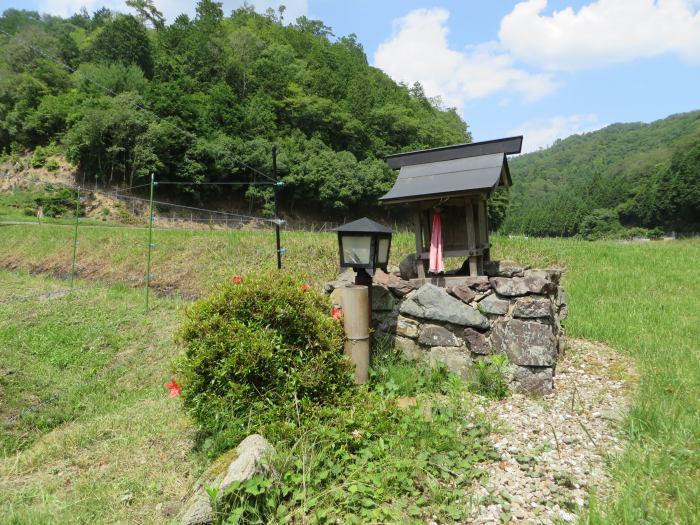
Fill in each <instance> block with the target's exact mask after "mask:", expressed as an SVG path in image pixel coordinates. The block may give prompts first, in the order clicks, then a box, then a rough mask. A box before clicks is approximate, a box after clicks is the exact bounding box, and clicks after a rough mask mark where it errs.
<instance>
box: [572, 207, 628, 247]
mask: <svg viewBox="0 0 700 525" xmlns="http://www.w3.org/2000/svg"><path fill="white" fill-rule="evenodd" d="M621 229H622V225H621V224H620V219H619V217H618V216H617V213H616V212H615V211H614V210H609V209H606V208H601V209H597V210H593V211H592V212H591V213H590V214H589V215H588V216H586V217H585V218H584V219H583V220H582V221H581V226H580V228H579V232H580V233H581V235H582V236H583V237H584V238H585V239H588V240H589V241H592V240H596V239H604V238H606V237H614V236H615V235H617V234H619V233H620V230H621Z"/></svg>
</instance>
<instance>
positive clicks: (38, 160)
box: [29, 146, 46, 168]
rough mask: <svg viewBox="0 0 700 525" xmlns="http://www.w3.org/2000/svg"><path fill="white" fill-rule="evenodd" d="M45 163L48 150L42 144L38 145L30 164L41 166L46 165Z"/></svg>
mask: <svg viewBox="0 0 700 525" xmlns="http://www.w3.org/2000/svg"><path fill="white" fill-rule="evenodd" d="M45 163H46V150H45V149H44V148H42V147H41V146H37V148H36V149H35V150H34V154H33V155H32V158H31V160H30V161H29V164H30V165H31V167H32V168H41V167H43V166H44V164H45Z"/></svg>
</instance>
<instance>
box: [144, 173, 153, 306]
mask: <svg viewBox="0 0 700 525" xmlns="http://www.w3.org/2000/svg"><path fill="white" fill-rule="evenodd" d="M153 181H154V175H153V173H151V198H150V199H149V203H148V257H147V259H146V311H147V312H148V291H149V289H150V287H151V248H152V247H153Z"/></svg>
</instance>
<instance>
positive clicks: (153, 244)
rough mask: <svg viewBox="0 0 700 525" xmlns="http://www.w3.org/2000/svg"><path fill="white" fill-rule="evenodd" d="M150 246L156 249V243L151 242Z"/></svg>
mask: <svg viewBox="0 0 700 525" xmlns="http://www.w3.org/2000/svg"><path fill="white" fill-rule="evenodd" d="M148 246H150V247H151V248H155V247H156V243H154V242H150V243H148Z"/></svg>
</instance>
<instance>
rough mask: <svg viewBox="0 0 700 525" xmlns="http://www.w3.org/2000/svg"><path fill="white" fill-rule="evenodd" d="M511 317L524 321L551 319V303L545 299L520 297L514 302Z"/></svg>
mask: <svg viewBox="0 0 700 525" xmlns="http://www.w3.org/2000/svg"><path fill="white" fill-rule="evenodd" d="M513 317H520V318H524V319H540V318H550V319H551V317H552V303H551V301H550V300H549V299H548V298H546V297H522V298H520V299H518V300H517V301H516V302H515V307H514V308H513Z"/></svg>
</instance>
